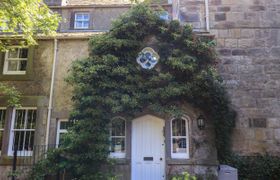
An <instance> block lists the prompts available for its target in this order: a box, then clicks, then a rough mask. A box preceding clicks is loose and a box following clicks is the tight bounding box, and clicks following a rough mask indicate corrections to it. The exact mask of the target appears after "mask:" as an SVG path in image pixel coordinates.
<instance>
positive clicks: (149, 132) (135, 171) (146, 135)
mask: <svg viewBox="0 0 280 180" xmlns="http://www.w3.org/2000/svg"><path fill="white" fill-rule="evenodd" d="M163 131H164V120H163V119H160V118H158V117H155V116H151V115H145V116H142V117H139V118H137V119H134V120H133V121H132V158H131V159H132V161H131V164H132V170H131V171H132V173H131V176H132V177H131V179H132V180H164V179H165V144H164V135H163Z"/></svg>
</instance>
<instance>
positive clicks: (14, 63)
mask: <svg viewBox="0 0 280 180" xmlns="http://www.w3.org/2000/svg"><path fill="white" fill-rule="evenodd" d="M27 60H28V48H14V49H10V50H7V51H6V54H5V61H4V68H3V74H17V75H18V74H25V73H26V68H27Z"/></svg>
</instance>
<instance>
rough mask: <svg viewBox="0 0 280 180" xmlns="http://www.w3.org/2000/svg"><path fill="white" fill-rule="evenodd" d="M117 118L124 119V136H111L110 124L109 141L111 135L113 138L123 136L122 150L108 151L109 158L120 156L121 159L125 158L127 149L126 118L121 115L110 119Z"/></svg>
mask: <svg viewBox="0 0 280 180" xmlns="http://www.w3.org/2000/svg"><path fill="white" fill-rule="evenodd" d="M119 119H121V120H123V121H124V136H112V126H111V127H110V142H112V137H113V138H124V152H110V158H120V159H121V158H125V156H126V151H127V147H126V119H125V118H123V117H121V116H117V117H114V118H113V119H112V121H114V120H119ZM111 125H112V124H111ZM110 151H111V144H110Z"/></svg>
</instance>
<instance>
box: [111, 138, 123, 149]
mask: <svg viewBox="0 0 280 180" xmlns="http://www.w3.org/2000/svg"><path fill="white" fill-rule="evenodd" d="M111 152H114V153H124V152H125V138H112V143H111Z"/></svg>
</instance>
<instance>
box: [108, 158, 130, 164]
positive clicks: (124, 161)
mask: <svg viewBox="0 0 280 180" xmlns="http://www.w3.org/2000/svg"><path fill="white" fill-rule="evenodd" d="M110 160H112V161H113V162H114V163H115V164H116V165H127V164H130V159H126V158H110Z"/></svg>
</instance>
